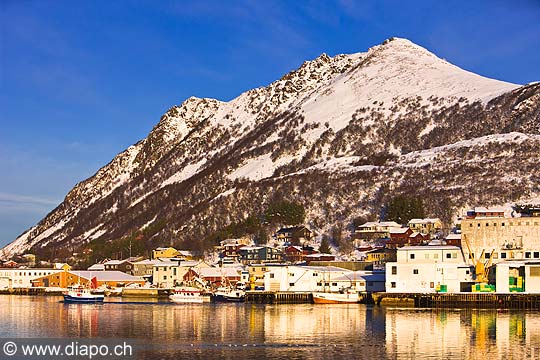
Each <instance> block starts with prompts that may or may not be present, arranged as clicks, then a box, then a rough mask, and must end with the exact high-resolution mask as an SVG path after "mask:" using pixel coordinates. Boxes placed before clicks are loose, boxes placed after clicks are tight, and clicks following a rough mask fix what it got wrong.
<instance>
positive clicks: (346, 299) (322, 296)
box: [313, 289, 362, 304]
mask: <svg viewBox="0 0 540 360" xmlns="http://www.w3.org/2000/svg"><path fill="white" fill-rule="evenodd" d="M360 300H362V298H361V297H360V293H359V292H358V291H354V290H352V289H344V290H343V291H340V292H337V293H330V292H315V293H313V302H314V303H315V304H355V303H359V302H360Z"/></svg>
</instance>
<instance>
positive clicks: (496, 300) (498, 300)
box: [373, 293, 540, 310]
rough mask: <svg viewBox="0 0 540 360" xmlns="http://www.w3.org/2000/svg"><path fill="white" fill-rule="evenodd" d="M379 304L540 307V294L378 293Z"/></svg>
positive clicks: (486, 307) (443, 306)
mask: <svg viewBox="0 0 540 360" xmlns="http://www.w3.org/2000/svg"><path fill="white" fill-rule="evenodd" d="M373 300H374V302H375V303H376V304H377V305H404V306H414V307H416V308H485V309H534V310H538V309H540V294H523V293H515V294H495V293H455V294H448V293H433V294H407V293H376V294H373Z"/></svg>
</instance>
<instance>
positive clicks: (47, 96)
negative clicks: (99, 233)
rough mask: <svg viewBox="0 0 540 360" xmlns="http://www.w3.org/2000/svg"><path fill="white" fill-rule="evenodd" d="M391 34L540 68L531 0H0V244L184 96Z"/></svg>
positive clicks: (512, 65)
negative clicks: (77, 0) (79, 0)
mask: <svg viewBox="0 0 540 360" xmlns="http://www.w3.org/2000/svg"><path fill="white" fill-rule="evenodd" d="M391 36H398V37H405V38H408V39H410V40H412V41H413V42H415V43H417V44H419V45H421V46H424V47H426V48H427V49H428V50H430V51H432V52H434V53H435V54H437V55H438V56H440V57H443V58H445V59H447V60H448V61H450V62H452V63H454V64H456V65H458V66H460V67H462V68H464V69H467V70H470V71H473V72H476V73H478V74H480V75H484V76H487V77H492V78H496V79H500V80H505V81H509V82H514V83H521V84H523V83H527V82H530V81H535V80H540V46H539V45H540V2H538V1H536V0H530V1H526V0H512V1H510V0H509V1H497V0H490V1H450V0H449V1H433V0H427V1H353V0H341V1H270V0H269V1H230V2H226V1H203V0H199V1H86V2H82V1H81V2H76V1H46V0H41V1H30V0H14V1H12V0H0V125H1V127H0V246H1V245H3V244H6V243H8V242H10V241H12V240H13V239H14V238H15V237H16V236H17V235H19V234H20V233H22V232H23V231H24V230H25V229H26V228H28V227H30V226H32V225H33V224H34V223H35V222H36V221H38V220H39V219H41V218H42V217H43V216H44V215H46V213H47V212H49V211H50V210H52V209H53V208H54V207H55V206H56V205H57V204H58V203H59V202H60V201H61V200H62V199H63V197H64V196H65V194H66V193H67V192H68V191H69V190H70V189H71V188H72V187H73V186H74V185H75V184H76V183H77V182H79V181H81V180H83V179H85V178H87V177H89V176H91V175H92V174H94V173H95V172H96V171H97V170H98V169H99V168H100V167H101V166H103V165H105V164H106V163H108V162H109V161H110V160H111V159H112V158H113V156H114V155H116V154H117V153H119V152H121V151H122V150H124V149H125V148H126V147H128V146H129V145H131V144H133V143H135V142H137V141H138V140H140V139H142V138H144V137H145V136H146V135H147V134H148V132H149V131H150V130H151V129H152V127H153V126H154V125H155V124H156V123H157V122H158V121H159V118H160V116H161V115H162V114H163V113H164V112H165V111H166V110H167V109H168V108H169V107H171V106H173V105H175V104H180V103H181V102H182V101H183V100H184V99H185V98H187V97H189V96H192V95H194V96H199V97H211V98H217V99H219V100H225V101H226V100H230V99H233V98H234V97H236V96H238V95H239V94H240V93H242V92H244V91H246V90H249V89H251V88H254V87H258V86H264V85H267V84H269V83H270V82H272V81H274V80H276V79H278V78H279V77H281V76H282V75H283V74H285V73H287V72H288V71H290V70H292V69H294V68H296V67H298V66H299V65H300V64H301V63H302V62H303V61H304V60H308V59H312V58H315V57H317V56H318V55H320V54H321V53H323V52H326V53H328V54H330V55H335V54H338V53H354V52H363V51H366V50H367V48H369V47H371V46H373V45H376V44H379V43H381V42H382V41H383V40H384V39H386V38H388V37H391Z"/></svg>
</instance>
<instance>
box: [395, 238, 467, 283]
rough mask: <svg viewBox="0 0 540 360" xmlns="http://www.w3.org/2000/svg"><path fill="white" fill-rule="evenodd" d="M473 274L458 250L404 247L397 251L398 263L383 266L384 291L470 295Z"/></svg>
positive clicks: (446, 247) (435, 247)
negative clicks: (384, 273) (460, 293)
mask: <svg viewBox="0 0 540 360" xmlns="http://www.w3.org/2000/svg"><path fill="white" fill-rule="evenodd" d="M473 274H474V269H473V268H472V267H471V266H470V265H467V264H466V263H465V261H464V259H463V255H462V253H461V249H460V248H459V247H457V246H444V245H427V246H404V247H402V248H399V249H398V250H397V261H396V262H389V263H387V264H386V291H387V292H393V293H430V292H437V291H441V292H461V291H470V287H471V284H472V283H473Z"/></svg>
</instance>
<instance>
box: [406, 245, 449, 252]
mask: <svg viewBox="0 0 540 360" xmlns="http://www.w3.org/2000/svg"><path fill="white" fill-rule="evenodd" d="M413 250H414V251H416V250H460V248H459V247H457V246H453V245H425V246H421V245H419V246H403V247H401V248H399V249H397V251H413Z"/></svg>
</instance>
